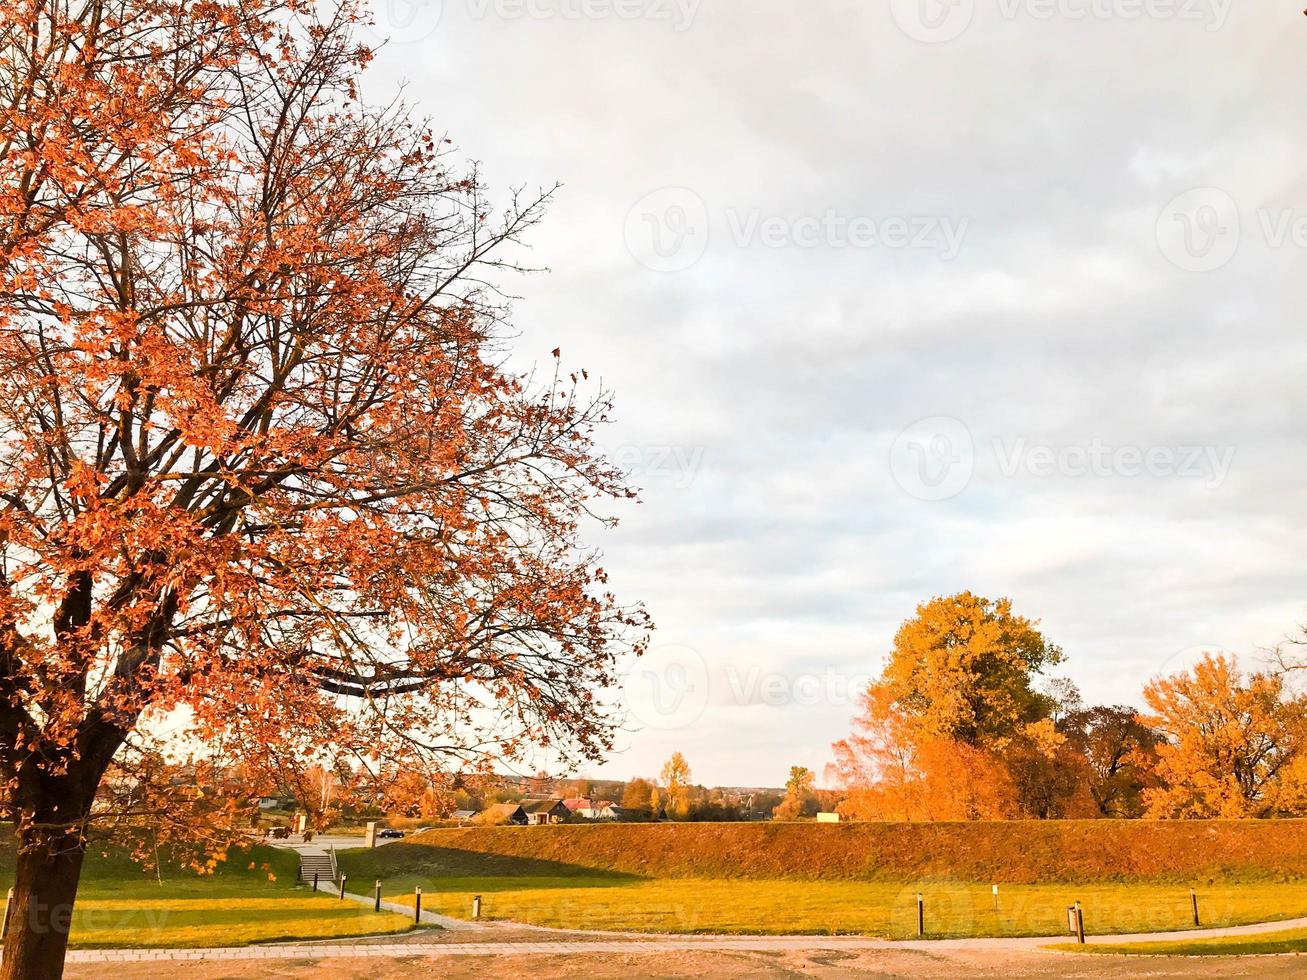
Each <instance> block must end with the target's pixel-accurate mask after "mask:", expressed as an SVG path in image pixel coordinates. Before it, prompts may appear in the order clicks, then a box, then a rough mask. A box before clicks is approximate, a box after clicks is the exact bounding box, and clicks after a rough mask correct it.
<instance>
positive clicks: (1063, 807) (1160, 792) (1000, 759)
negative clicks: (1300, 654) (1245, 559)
mask: <svg viewBox="0 0 1307 980" xmlns="http://www.w3.org/2000/svg"><path fill="white" fill-rule="evenodd" d="M1037 626H1038V623H1037V622H1035V621H1032V620H1029V619H1027V618H1025V617H1023V616H1019V615H1017V614H1016V613H1014V612H1013V611H1012V604H1011V601H1010V600H1008V599H998V600H990V599H986V598H983V597H980V596H975V595H972V594H971V593H969V592H963V593H960V594H958V595H954V596H948V597H943V598H936V599H932V600H930V601H929V602H925V603H923V604H922V605H920V606H919V607H918V608H917V612H916V615H915V616H914V617H913V618H912V619H910V620H908V621H907V622H905V623H904V624H903V625H902V626H901V627H900V628H899V631H898V633H897V634H896V635H895V638H894V647H893V650H892V652H891V654H890V657H889V660H888V663H887V664H886V666H885V669H884V671H883V672H882V674H881V676H880V678H879V679H878V680H877V681H876V682H875V683H874V684H872V686H871V687H870V688H869V690H868V691H867V692H866V693H865V695H864V696H863V699H862V704H861V710H860V713H859V715H858V716H857V717H856V718H855V720H854V730H853V732H852V734H850V736H849V737H848V738H846V739H843V740H842V741H840V742H838V743H836V744H835V746H834V752H835V758H836V761H835V763H834V764H833V765H832V766H831V767H830V769H829V772H828V778H829V779H830V780H831V781H832V782H836V783H838V784H839V785H841V786H842V787H843V788H844V796H845V798H844V800H843V801H842V802H841V803H840V804H839V811H840V813H841V814H842V815H843V816H844V817H845V818H849V819H863V820H993V819H1015V818H1036V819H1053V818H1087V817H1113V818H1133V817H1150V818H1159V819H1164V818H1218V817H1219V818H1237V817H1274V816H1300V815H1304V814H1307V753H1305V752H1304V745H1307V698H1305V697H1304V696H1303V695H1302V694H1300V693H1298V692H1297V691H1296V690H1295V689H1294V686H1293V685H1292V683H1291V679H1292V677H1293V673H1294V671H1295V670H1297V669H1300V667H1301V664H1299V663H1298V662H1296V661H1295V660H1293V658H1292V657H1290V656H1288V655H1286V654H1285V653H1284V651H1280V652H1279V653H1278V654H1277V655H1276V656H1275V657H1273V658H1272V661H1271V663H1270V664H1269V665H1268V666H1267V667H1266V668H1265V669H1262V670H1253V671H1245V670H1242V669H1241V668H1240V666H1239V663H1238V662H1237V660H1236V659H1235V658H1233V657H1229V656H1225V655H1217V654H1210V653H1209V654H1205V655H1203V656H1202V657H1201V658H1200V659H1199V660H1198V662H1197V663H1195V664H1194V665H1193V666H1192V667H1190V668H1188V669H1186V670H1182V671H1180V672H1177V673H1175V674H1172V675H1170V676H1166V677H1159V678H1157V679H1155V680H1153V681H1152V682H1150V683H1149V684H1148V685H1147V686H1145V688H1144V690H1143V692H1142V695H1143V702H1144V704H1145V705H1146V708H1145V710H1142V711H1140V710H1137V709H1135V708H1133V707H1129V706H1125V705H1094V706H1085V705H1083V704H1082V703H1081V700H1080V695H1079V693H1078V691H1077V690H1076V688H1075V686H1074V685H1073V684H1071V683H1070V682H1069V681H1067V680H1065V679H1061V678H1050V677H1048V676H1047V672H1048V671H1049V670H1050V669H1051V668H1053V667H1056V666H1057V665H1058V664H1060V663H1062V662H1063V660H1064V656H1063V653H1062V651H1061V649H1060V648H1059V647H1057V646H1056V645H1055V644H1053V643H1051V642H1050V641H1049V640H1048V639H1047V638H1046V637H1044V636H1043V635H1042V634H1041V633H1040V631H1039V630H1038V628H1037Z"/></svg>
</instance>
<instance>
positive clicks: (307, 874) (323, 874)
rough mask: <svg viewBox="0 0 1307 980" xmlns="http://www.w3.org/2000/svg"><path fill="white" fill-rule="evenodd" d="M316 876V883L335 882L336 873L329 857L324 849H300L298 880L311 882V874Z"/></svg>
mask: <svg viewBox="0 0 1307 980" xmlns="http://www.w3.org/2000/svg"><path fill="white" fill-rule="evenodd" d="M314 875H317V876H318V883H319V884H322V883H325V882H333V883H334V882H335V880H336V873H335V869H334V868H333V867H332V864H331V857H330V855H328V854H327V852H326V851H318V850H307V849H304V850H301V851H300V881H306V882H308V883H309V884H313V876H314Z"/></svg>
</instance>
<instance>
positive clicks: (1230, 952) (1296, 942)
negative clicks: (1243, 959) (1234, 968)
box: [1048, 929, 1307, 956]
mask: <svg viewBox="0 0 1307 980" xmlns="http://www.w3.org/2000/svg"><path fill="white" fill-rule="evenodd" d="M1048 948H1049V949H1056V950H1060V951H1063V952H1068V953H1109V954H1112V955H1116V956H1257V955H1266V954H1268V953H1307V929H1287V930H1285V931H1284V932H1265V933H1261V934H1260V935H1256V936H1226V937H1224V938H1221V939H1191V940H1188V941H1184V940H1177V941H1171V942H1164V943H1095V944H1093V945H1089V946H1080V945H1077V944H1075V943H1059V944H1058V945H1056V946H1049V947H1048Z"/></svg>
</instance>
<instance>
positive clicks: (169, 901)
mask: <svg viewBox="0 0 1307 980" xmlns="http://www.w3.org/2000/svg"><path fill="white" fill-rule="evenodd" d="M298 862H299V858H298V856H297V855H296V854H295V853H294V852H293V851H288V850H279V849H277V848H270V847H261V846H256V847H252V848H250V849H249V850H247V851H235V850H233V851H232V852H231V854H230V858H229V860H228V861H227V862H226V863H224V864H221V865H220V866H219V870H218V872H217V873H215V874H213V875H206V876H200V875H197V874H195V873H194V872H191V871H187V870H184V869H181V868H176V867H164V868H161V869H160V873H161V877H162V884H161V883H160V880H159V877H157V876H156V875H155V873H154V872H152V871H151V872H147V871H145V870H143V869H142V868H141V867H140V866H138V865H137V864H135V863H134V862H132V861H130V860H129V859H127V858H126V857H124V856H122V855H114V854H110V855H107V856H106V855H104V854H101V853H92V854H89V855H88V856H87V860H86V865H85V867H84V868H83V871H82V880H81V886H80V887H79V889H78V893H77V902H76V904H75V905H74V907H73V922H72V930H71V933H70V936H69V943H70V945H72V946H74V947H78V948H82V949H88V948H89V949H95V948H123V947H146V946H156V947H196V946H245V945H248V944H250V943H257V942H267V941H275V940H289V939H325V938H338V937H344V936H357V935H366V934H370V933H390V932H403V931H405V930H407V929H409V928H411V926H412V920H411V919H409V918H407V917H405V916H401V915H394V914H391V913H382V914H380V915H377V914H374V913H373V912H372V910H371V909H368V908H365V907H363V906H360V905H356V904H354V903H353V902H348V901H346V902H341V901H339V900H338V899H334V898H332V897H331V896H329V895H326V894H322V895H314V894H313V893H312V892H311V891H308V890H307V889H305V888H303V887H299V886H298V885H297V884H296V880H295V879H296V873H297V870H298V866H299V864H298ZM12 881H13V855H12V852H10V853H9V854H7V855H5V856H4V858H3V859H2V860H0V888H7V887H8V886H9V884H11V883H12Z"/></svg>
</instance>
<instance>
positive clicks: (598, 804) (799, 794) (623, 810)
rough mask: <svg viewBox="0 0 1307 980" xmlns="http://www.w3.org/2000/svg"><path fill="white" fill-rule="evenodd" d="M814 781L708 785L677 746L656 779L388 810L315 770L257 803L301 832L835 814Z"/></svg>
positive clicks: (501, 790) (530, 783) (799, 775)
mask: <svg viewBox="0 0 1307 980" xmlns="http://www.w3.org/2000/svg"><path fill="white" fill-rule="evenodd" d="M813 782H814V777H813V774H812V773H811V772H810V771H809V770H807V769H804V768H802V767H797V766H796V767H794V768H792V769H791V770H790V779H789V781H788V782H787V784H786V786H785V787H784V788H773V787H714V788H708V787H704V786H700V785H696V784H694V783H693V782H692V781H691V778H690V769H689V766H688V764H687V763H686V762H685V760H684V758H683V757H681V756H680V755H679V753H678V754H677V755H675V756H673V758H672V759H671V760H669V761H668V764H667V765H666V766H664V767H663V771H662V773H661V774H660V777H659V779H657V780H651V779H640V778H637V779H632V780H629V781H626V782H622V781H614V780H592V779H585V778H573V779H561V780H560V779H551V778H548V777H546V776H542V775H538V776H532V777H502V778H499V779H495V780H492V781H489V782H488V783H486V784H484V785H482V786H480V787H479V791H477V792H474V791H471V790H467V789H462V790H458V791H455V792H452V793H444V794H441V793H436V792H420V791H419V792H415V793H410V794H407V798H408V799H409V800H410V801H411V802H410V803H409V804H408V805H407V806H400V807H398V808H397V807H395V806H393V805H391V806H388V807H386V808H385V809H384V810H382V809H381V808H380V807H372V806H360V805H358V803H357V802H356V801H353V800H351V799H350V796H351V794H350V793H348V792H344V791H343V790H344V787H343V786H342V785H341V782H340V781H338V780H337V779H336V778H335V777H334V776H333V774H331V773H329V772H327V771H325V770H318V772H317V775H316V778H314V779H312V780H310V781H309V783H308V784H302V785H296V786H287V787H284V788H283V791H282V792H278V793H273V794H270V795H267V796H263V797H260V798H259V799H258V801H257V803H258V808H259V811H260V815H261V819H260V822H261V823H264V824H276V823H277V822H278V821H279V820H280V819H282V818H284V817H288V816H289V817H293V818H294V819H293V821H292V824H291V826H292V829H293V830H294V831H295V832H297V833H298V832H300V830H301V829H303V827H306V826H307V827H312V828H314V829H316V830H317V831H319V832H321V831H322V830H325V829H327V828H328V827H341V826H347V825H350V824H355V823H359V822H361V821H364V820H382V821H384V823H385V824H386V825H388V826H390V827H392V828H405V829H409V830H421V829H426V828H427V827H433V826H450V825H454V826H458V825H478V826H483V825H503V826H522V827H525V826H538V825H542V824H562V823H604V822H625V823H651V822H659V821H665V820H674V821H758V820H774V819H780V820H803V819H827V820H829V819H834V818H835V815H834V812H833V811H834V810H835V806H836V804H837V803H838V802H839V799H840V798H841V797H842V794H840V795H836V794H835V793H833V792H829V791H825V790H818V789H816V788H815V787H814V785H813Z"/></svg>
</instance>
